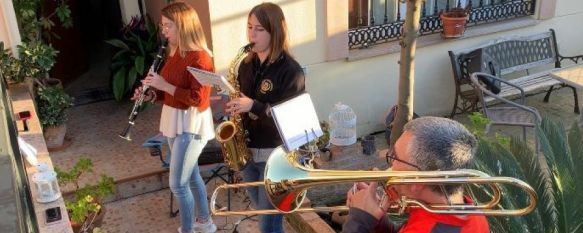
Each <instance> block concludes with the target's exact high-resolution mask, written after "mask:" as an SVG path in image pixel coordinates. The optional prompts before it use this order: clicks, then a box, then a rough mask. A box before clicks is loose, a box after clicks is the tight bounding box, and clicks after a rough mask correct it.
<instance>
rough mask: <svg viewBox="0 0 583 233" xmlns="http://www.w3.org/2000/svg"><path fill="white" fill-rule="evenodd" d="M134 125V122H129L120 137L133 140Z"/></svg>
mask: <svg viewBox="0 0 583 233" xmlns="http://www.w3.org/2000/svg"><path fill="white" fill-rule="evenodd" d="M132 126H133V125H132V124H128V126H127V127H126V128H125V129H124V130H123V132H122V133H120V134H119V135H118V136H119V137H120V138H123V139H125V140H127V141H132V137H131V130H132Z"/></svg>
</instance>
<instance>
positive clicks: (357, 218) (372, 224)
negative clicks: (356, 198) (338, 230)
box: [342, 208, 399, 233]
mask: <svg viewBox="0 0 583 233" xmlns="http://www.w3.org/2000/svg"><path fill="white" fill-rule="evenodd" d="M398 231H399V227H398V226H395V225H394V224H393V222H391V220H389V218H387V217H384V218H382V219H381V220H380V221H379V220H377V219H376V218H375V217H374V216H372V215H370V214H369V213H367V212H366V211H364V210H361V209H358V208H350V210H349V212H348V218H347V219H346V222H345V223H344V225H342V233H369V232H382V233H396V232H398Z"/></svg>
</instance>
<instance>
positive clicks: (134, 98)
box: [131, 86, 143, 101]
mask: <svg viewBox="0 0 583 233" xmlns="http://www.w3.org/2000/svg"><path fill="white" fill-rule="evenodd" d="M142 89H143V87H142V86H139V87H138V88H136V90H135V91H134V95H133V96H132V98H131V100H132V101H136V100H137V99H138V98H140V94H142Z"/></svg>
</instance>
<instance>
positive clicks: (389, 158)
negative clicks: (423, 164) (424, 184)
mask: <svg viewBox="0 0 583 233" xmlns="http://www.w3.org/2000/svg"><path fill="white" fill-rule="evenodd" d="M394 148H395V146H393V147H392V148H391V149H390V150H389V151H387V154H386V155H385V158H386V159H387V164H388V165H389V167H392V166H393V162H395V160H396V161H399V162H401V163H404V164H407V165H409V166H411V167H414V168H416V169H417V170H419V171H421V170H422V169H421V168H420V167H419V166H417V165H415V164H412V163H409V162H407V161H405V160H402V159H399V158H397V152H395V149H394Z"/></svg>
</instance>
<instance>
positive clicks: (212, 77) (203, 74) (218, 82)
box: [186, 66, 235, 93]
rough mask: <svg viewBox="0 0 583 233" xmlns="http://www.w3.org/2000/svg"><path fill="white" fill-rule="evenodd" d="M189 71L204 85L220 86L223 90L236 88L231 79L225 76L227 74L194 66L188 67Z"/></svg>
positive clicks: (230, 90)
mask: <svg viewBox="0 0 583 233" xmlns="http://www.w3.org/2000/svg"><path fill="white" fill-rule="evenodd" d="M186 69H187V70H188V72H190V74H192V76H194V78H195V79H196V81H198V82H199V83H200V84H202V85H208V86H219V87H220V88H221V89H223V90H228V91H229V92H231V93H232V92H235V88H233V86H231V84H230V83H229V81H227V79H226V78H225V76H222V75H219V74H215V73H213V72H209V71H206V70H201V69H197V68H194V67H192V66H189V67H186Z"/></svg>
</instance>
